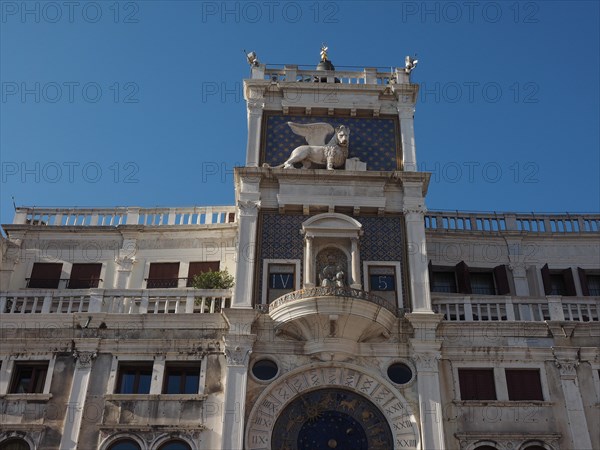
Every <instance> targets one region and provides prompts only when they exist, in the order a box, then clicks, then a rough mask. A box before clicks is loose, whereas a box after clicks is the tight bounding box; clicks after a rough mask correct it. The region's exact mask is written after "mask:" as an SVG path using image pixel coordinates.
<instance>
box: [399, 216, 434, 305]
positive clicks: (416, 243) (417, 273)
mask: <svg viewBox="0 0 600 450" xmlns="http://www.w3.org/2000/svg"><path fill="white" fill-rule="evenodd" d="M425 211H426V209H425V207H424V206H423V205H416V206H412V207H405V208H404V221H405V223H406V243H407V245H408V272H409V283H408V285H409V289H410V296H411V299H412V311H413V312H433V311H432V308H431V293H430V291H429V271H428V267H427V244H426V240H425V221H424V216H425Z"/></svg>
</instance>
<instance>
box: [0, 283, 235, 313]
mask: <svg viewBox="0 0 600 450" xmlns="http://www.w3.org/2000/svg"><path fill="white" fill-rule="evenodd" d="M230 306H231V291H230V290H227V289H222V290H221V289H168V290H160V289H152V290H128V289H91V290H90V289H69V290H51V291H50V290H47V291H37V292H27V291H17V292H0V314H72V313H94V312H97V313H109V314H184V313H189V314H203V313H218V312H220V311H221V310H222V309H223V308H229V307H230Z"/></svg>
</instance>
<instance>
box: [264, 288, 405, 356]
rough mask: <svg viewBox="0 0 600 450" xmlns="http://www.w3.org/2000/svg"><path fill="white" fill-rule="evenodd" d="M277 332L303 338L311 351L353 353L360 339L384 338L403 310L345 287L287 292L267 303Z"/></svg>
mask: <svg viewBox="0 0 600 450" xmlns="http://www.w3.org/2000/svg"><path fill="white" fill-rule="evenodd" d="M268 313H269V316H270V317H271V319H272V320H273V321H274V322H275V329H276V333H277V334H278V335H280V336H283V337H284V338H285V337H287V338H291V339H293V340H300V341H305V349H306V350H307V351H308V352H309V353H312V354H315V353H324V354H326V355H328V354H330V353H329V352H331V351H332V350H335V351H337V352H341V353H345V354H352V353H353V352H356V351H357V349H356V345H357V344H358V343H361V342H377V341H380V340H382V339H385V338H386V337H387V336H389V335H390V333H391V332H392V330H393V329H394V325H395V323H396V319H397V317H398V316H400V315H402V313H403V311H402V310H401V309H399V308H397V307H396V306H395V305H394V304H392V303H390V302H388V301H387V300H385V299H383V298H381V297H378V296H376V295H373V294H371V293H369V292H365V291H362V290H359V289H352V288H348V287H343V288H337V287H315V288H309V289H301V290H299V291H295V292H290V293H288V294H286V295H283V296H282V297H279V298H278V299H276V300H275V301H273V302H272V303H271V304H270V305H269V310H268Z"/></svg>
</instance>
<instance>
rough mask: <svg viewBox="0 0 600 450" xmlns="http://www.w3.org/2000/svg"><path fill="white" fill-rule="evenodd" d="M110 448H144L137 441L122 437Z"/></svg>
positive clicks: (125, 449)
mask: <svg viewBox="0 0 600 450" xmlns="http://www.w3.org/2000/svg"><path fill="white" fill-rule="evenodd" d="M108 450H142V449H141V448H140V446H139V445H138V444H137V442H135V441H132V440H131V439H121V440H118V441H117V442H115V443H114V444H111V446H110V447H108Z"/></svg>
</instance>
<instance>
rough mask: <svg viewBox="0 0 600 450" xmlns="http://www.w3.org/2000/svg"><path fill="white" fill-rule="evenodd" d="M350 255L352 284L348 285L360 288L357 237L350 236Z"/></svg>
mask: <svg viewBox="0 0 600 450" xmlns="http://www.w3.org/2000/svg"><path fill="white" fill-rule="evenodd" d="M350 242H351V243H352V247H351V252H350V254H351V256H352V284H351V285H350V287H351V288H353V289H362V284H361V282H360V253H359V250H358V238H352V239H351V240H350Z"/></svg>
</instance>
